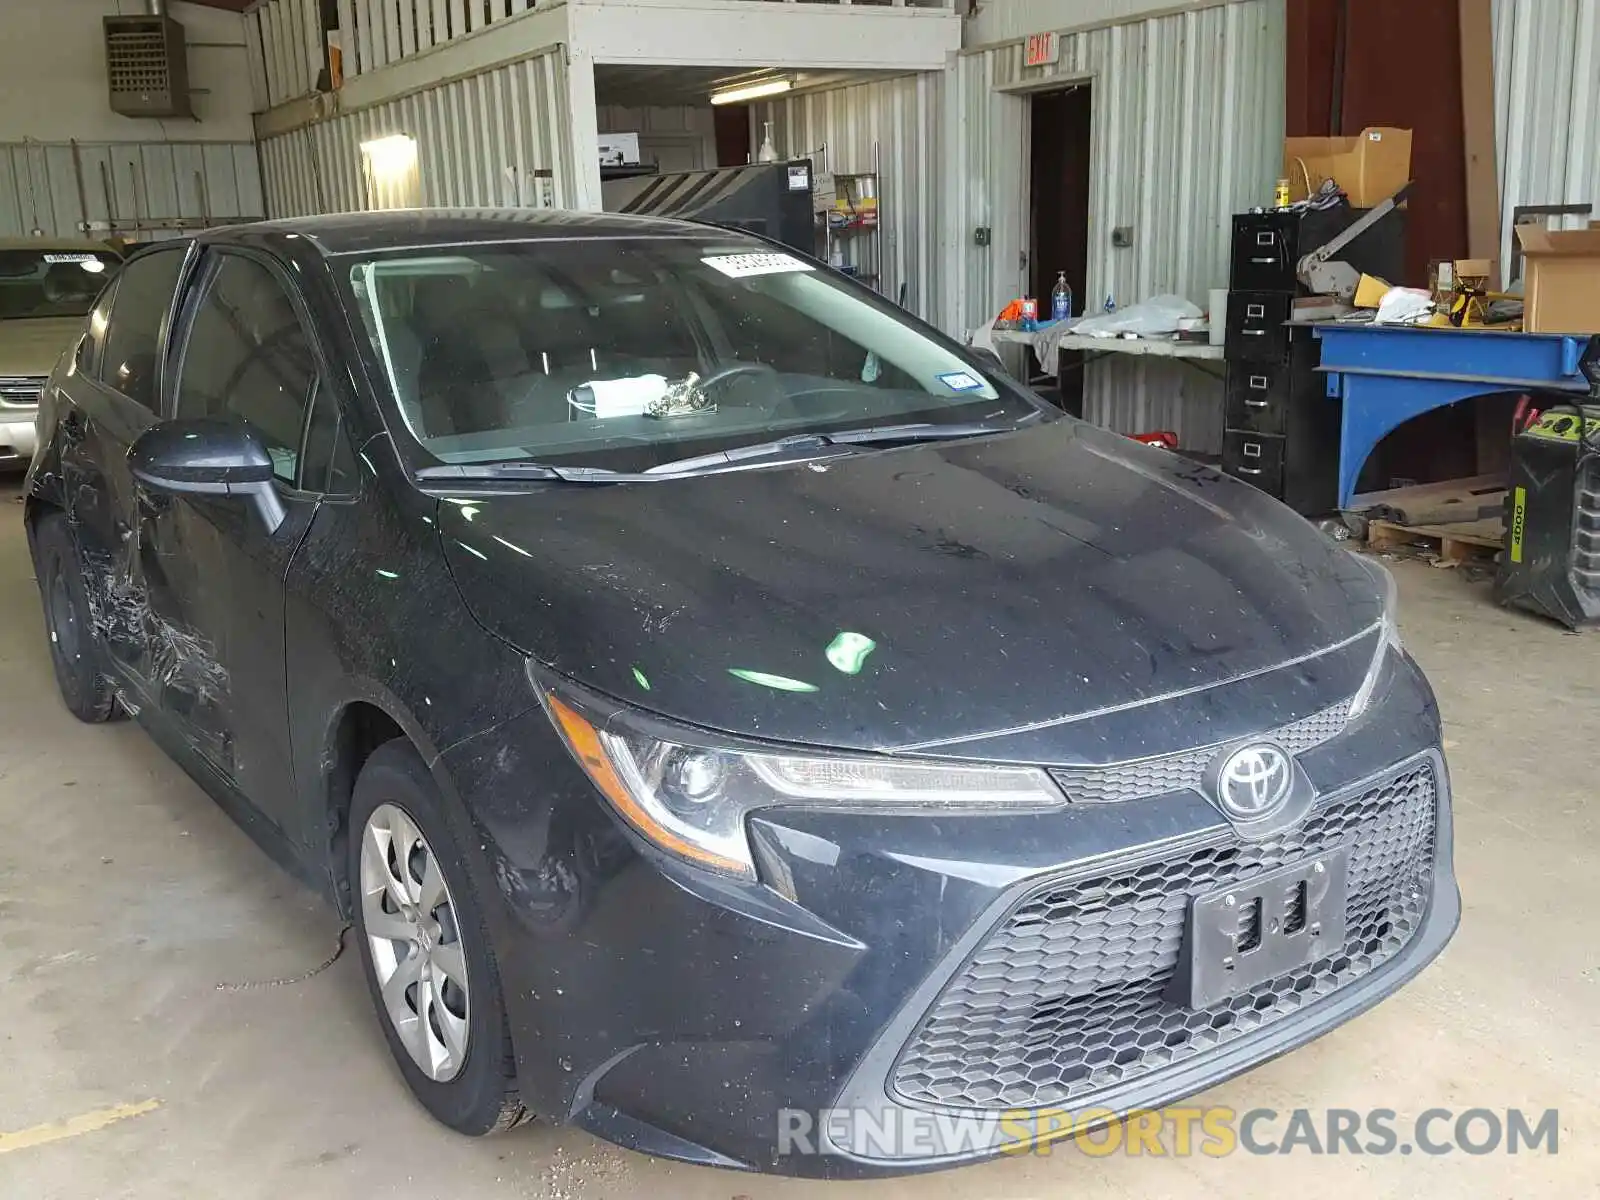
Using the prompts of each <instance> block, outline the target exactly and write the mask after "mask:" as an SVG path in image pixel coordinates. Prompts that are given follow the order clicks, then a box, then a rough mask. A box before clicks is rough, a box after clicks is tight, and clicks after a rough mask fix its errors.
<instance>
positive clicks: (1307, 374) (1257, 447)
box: [1222, 293, 1340, 516]
mask: <svg viewBox="0 0 1600 1200" xmlns="http://www.w3.org/2000/svg"><path fill="white" fill-rule="evenodd" d="M1244 294H1246V295H1248V294H1249V293H1244ZM1234 299H1235V297H1233V296H1230V297H1229V298H1228V305H1229V309H1230V311H1231V310H1232V306H1233V303H1234ZM1284 337H1285V350H1284V356H1283V358H1282V359H1281V360H1280V361H1278V362H1254V361H1248V360H1230V361H1229V362H1228V378H1227V396H1226V399H1225V401H1224V409H1223V429H1224V432H1223V437H1222V469H1223V470H1224V471H1226V472H1227V473H1228V474H1230V475H1236V476H1238V477H1239V478H1240V479H1243V480H1245V481H1246V482H1247V483H1252V484H1254V485H1255V486H1256V487H1258V488H1260V489H1261V490H1262V491H1264V492H1268V493H1270V494H1272V495H1274V496H1276V497H1278V499H1280V500H1282V501H1283V502H1284V503H1285V504H1287V505H1288V506H1289V507H1290V508H1292V509H1294V510H1295V511H1296V512H1300V513H1304V514H1306V515H1307V516H1315V515H1318V514H1321V513H1327V512H1332V511H1333V509H1334V508H1335V507H1336V505H1337V500H1338V494H1339V412H1340V404H1339V401H1338V400H1337V399H1335V398H1333V397H1331V396H1328V395H1327V394H1326V392H1327V387H1326V377H1325V376H1323V375H1321V374H1319V373H1318V371H1317V359H1318V354H1319V347H1318V343H1317V341H1316V339H1315V338H1314V337H1313V336H1312V334H1311V330H1310V329H1307V328H1303V327H1302V328H1288V329H1286V330H1285V335H1284Z"/></svg>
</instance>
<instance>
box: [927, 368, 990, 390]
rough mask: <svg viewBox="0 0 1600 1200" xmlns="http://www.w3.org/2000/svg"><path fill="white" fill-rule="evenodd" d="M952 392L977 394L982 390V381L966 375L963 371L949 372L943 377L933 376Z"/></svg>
mask: <svg viewBox="0 0 1600 1200" xmlns="http://www.w3.org/2000/svg"><path fill="white" fill-rule="evenodd" d="M934 378H936V379H937V380H938V381H939V382H940V383H942V384H944V385H945V387H947V388H949V389H950V390H951V391H952V392H977V391H982V390H983V380H981V379H977V378H975V377H973V376H971V375H968V374H967V373H966V372H965V371H950V372H948V373H946V374H944V375H936V376H934Z"/></svg>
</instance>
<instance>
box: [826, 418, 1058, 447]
mask: <svg viewBox="0 0 1600 1200" xmlns="http://www.w3.org/2000/svg"><path fill="white" fill-rule="evenodd" d="M1042 415H1043V414H1041V413H1036V412H1033V413H1028V414H1027V415H1026V416H1023V417H1021V418H1019V419H1017V420H1015V421H957V422H951V423H945V424H940V423H938V422H936V421H917V422H913V423H911V424H907V425H868V426H866V427H865V428H862V429H843V430H840V431H839V432H838V433H830V434H827V435H825V436H826V437H827V439H828V443H829V445H833V446H871V445H881V444H882V443H884V442H943V441H950V440H952V439H954V438H969V437H982V436H984V435H985V434H989V433H1010V432H1011V431H1012V430H1013V429H1022V428H1024V427H1025V426H1027V425H1030V424H1032V423H1033V422H1034V421H1037V420H1039V418H1040V417H1041V416H1042Z"/></svg>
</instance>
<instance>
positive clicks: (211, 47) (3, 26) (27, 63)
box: [0, 0, 252, 143]
mask: <svg viewBox="0 0 1600 1200" xmlns="http://www.w3.org/2000/svg"><path fill="white" fill-rule="evenodd" d="M141 11H143V6H142V5H140V4H135V3H133V2H132V0H49V3H45V2H44V0H0V35H3V36H0V142H21V141H39V142H66V141H68V140H70V139H72V138H78V139H79V140H81V141H85V142H116V141H125V142H134V143H149V142H159V141H165V140H167V139H169V138H175V139H184V140H194V141H218V142H240V141H248V140H249V139H250V137H251V136H252V134H251V126H250V113H251V110H252V97H251V94H250V78H251V71H250V66H249V64H250V61H251V60H250V56H249V53H248V50H247V46H246V38H245V21H244V18H242V17H240V16H239V14H237V13H231V12H224V11H222V10H219V9H214V8H202V7H200V6H199V5H195V4H184V3H179V2H178V0H173V2H172V3H171V4H169V5H168V14H169V15H170V16H171V17H172V18H173V19H174V20H176V21H177V22H178V23H179V24H180V25H182V26H183V31H184V39H185V43H186V54H187V59H188V65H189V85H190V87H191V88H192V89H193V97H192V98H193V103H194V115H195V119H194V120H192V121H191V120H181V121H174V120H154V119H151V118H149V117H125V116H122V115H120V114H118V113H114V112H112V111H111V107H110V104H109V103H108V102H107V98H106V49H105V31H104V26H103V25H102V23H101V19H102V18H103V17H106V16H114V15H116V14H117V13H118V12H122V13H136V12H141Z"/></svg>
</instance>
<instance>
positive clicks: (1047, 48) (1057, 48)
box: [1024, 33, 1061, 67]
mask: <svg viewBox="0 0 1600 1200" xmlns="http://www.w3.org/2000/svg"><path fill="white" fill-rule="evenodd" d="M1060 59H1061V35H1060V34H1057V33H1030V34H1029V35H1028V48H1027V53H1026V56H1025V58H1024V61H1025V62H1026V63H1027V65H1028V66H1030V67H1043V66H1047V65H1048V64H1050V63H1053V62H1059V61H1060Z"/></svg>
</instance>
